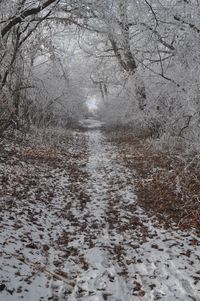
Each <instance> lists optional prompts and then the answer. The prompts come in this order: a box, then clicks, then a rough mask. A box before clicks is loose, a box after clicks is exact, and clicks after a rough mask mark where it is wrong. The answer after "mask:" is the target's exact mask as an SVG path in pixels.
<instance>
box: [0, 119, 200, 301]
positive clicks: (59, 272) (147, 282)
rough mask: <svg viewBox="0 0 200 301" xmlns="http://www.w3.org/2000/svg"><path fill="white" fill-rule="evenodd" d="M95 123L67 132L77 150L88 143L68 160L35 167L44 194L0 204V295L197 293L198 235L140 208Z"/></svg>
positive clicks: (92, 300)
mask: <svg viewBox="0 0 200 301" xmlns="http://www.w3.org/2000/svg"><path fill="white" fill-rule="evenodd" d="M100 126H101V125H100V124H98V122H96V121H95V122H93V121H87V123H84V127H85V131H83V132H79V133H76V132H75V133H74V145H73V147H74V149H76V148H77V146H78V147H79V148H81V145H83V144H84V145H85V147H84V150H82V152H84V155H83V156H82V158H81V159H79V160H77V158H76V159H72V160H71V162H70V168H69V161H67V162H65V163H64V164H62V168H56V169H55V168H53V169H52V168H50V167H46V170H44V166H43V169H42V170H43V171H41V170H40V169H39V173H40V175H42V177H43V182H45V184H44V187H42V189H44V188H45V187H46V188H48V189H49V190H52V193H53V198H52V200H51V202H42V201H39V202H38V203H36V202H34V200H33V202H28V198H25V197H24V199H23V202H22V203H20V206H18V207H17V206H14V207H12V209H10V211H9V208H8V206H7V207H5V208H4V210H3V212H4V216H2V218H1V230H2V231H1V239H2V252H1V255H2V256H1V270H0V271H1V277H0V290H1V292H0V301H11V300H13V301H18V300H22V297H23V298H24V300H27V298H28V299H29V301H38V300H69V301H75V300H77V301H78V300H80V301H82V300H87V301H103V300H108V301H129V300H130V301H132V300H134V301H137V300H144V301H151V300H152V301H154V300H161V301H174V300H179V301H191V300H196V301H199V300H200V242H199V239H198V238H196V237H194V235H192V234H191V233H190V234H189V233H183V232H181V231H180V230H178V229H174V230H168V231H167V230H164V229H163V228H162V227H161V226H160V225H159V224H158V223H157V222H156V220H152V219H149V218H148V217H147V215H146V214H145V213H144V212H143V210H142V209H140V208H139V207H138V205H137V197H136V195H135V193H134V171H130V170H128V169H127V168H126V167H124V166H123V164H119V163H118V161H117V160H116V156H117V149H116V148H115V147H114V146H113V145H112V144H109V143H107V141H106V139H105V137H104V136H103V134H102V132H101V129H100ZM73 147H72V152H73ZM78 155H79V154H78ZM65 164H66V165H65ZM63 165H65V166H63ZM26 168H27V167H26ZM29 168H30V169H31V170H32V172H33V174H35V172H36V171H35V167H33V166H29ZM38 168H40V167H38ZM37 172H38V171H37ZM42 172H43V173H42ZM18 173H19V172H18ZM21 173H22V171H21ZM50 175H51V177H50ZM47 178H48V179H47ZM45 179H46V180H45ZM45 185H46V186H45ZM36 204H37V205H36ZM16 214H17V217H18V218H17V221H16ZM30 216H31V219H30ZM19 219H20V220H21V223H20V222H19ZM35 219H36V220H35ZM22 257H23V258H22ZM53 275H54V277H53Z"/></svg>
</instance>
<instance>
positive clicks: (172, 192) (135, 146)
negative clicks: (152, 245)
mask: <svg viewBox="0 0 200 301" xmlns="http://www.w3.org/2000/svg"><path fill="white" fill-rule="evenodd" d="M107 137H108V140H109V141H111V142H112V143H115V144H116V145H117V146H118V151H119V156H118V159H119V160H120V161H123V163H124V164H125V165H126V166H127V167H129V168H130V169H131V170H135V171H136V176H135V175H134V177H135V179H134V183H135V187H136V191H137V195H138V202H139V204H140V206H142V207H143V208H144V209H145V210H146V212H148V213H149V214H151V215H156V216H157V218H158V219H159V220H160V222H162V223H164V224H165V226H166V227H169V226H172V225H173V224H174V223H175V224H176V225H178V226H179V227H180V228H181V229H192V228H194V229H195V231H196V232H197V234H198V235H200V169H199V167H198V165H199V162H198V160H199V159H198V156H197V157H191V156H184V155H183V154H181V153H179V154H178V153H176V154H170V153H169V152H161V151H156V150H155V149H153V148H152V147H149V145H147V143H146V142H145V141H144V140H143V141H142V140H139V139H137V138H135V137H133V134H132V133H130V132H129V133H124V132H123V131H118V132H117V133H116V132H115V133H114V132H112V131H110V132H107Z"/></svg>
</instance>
